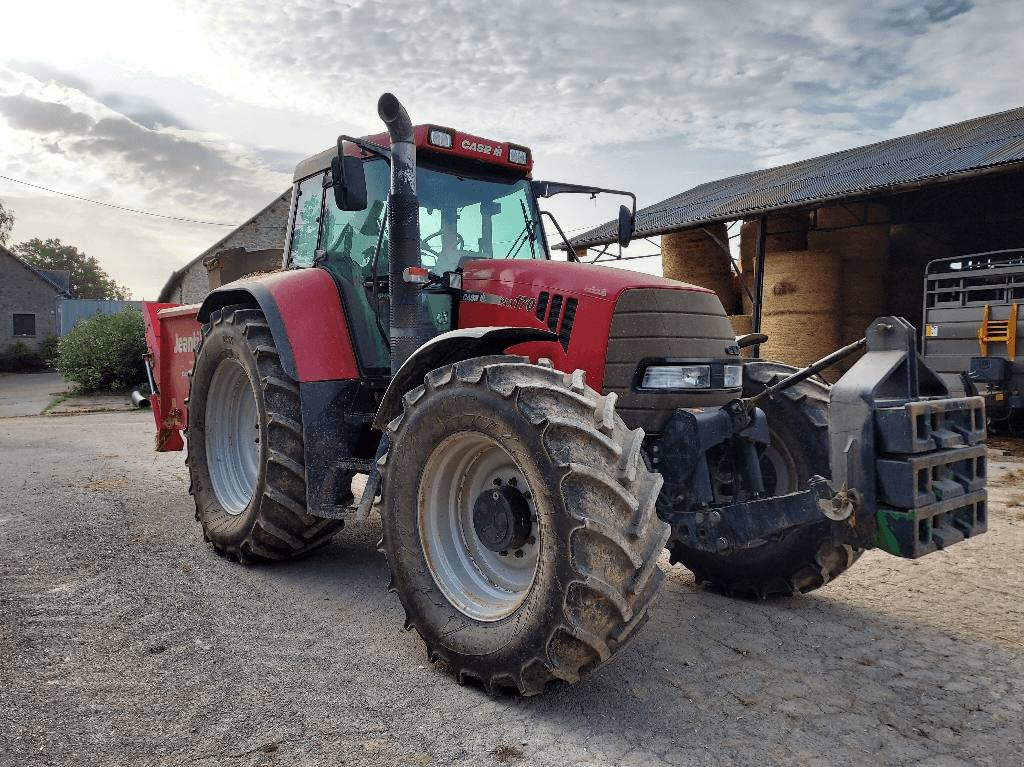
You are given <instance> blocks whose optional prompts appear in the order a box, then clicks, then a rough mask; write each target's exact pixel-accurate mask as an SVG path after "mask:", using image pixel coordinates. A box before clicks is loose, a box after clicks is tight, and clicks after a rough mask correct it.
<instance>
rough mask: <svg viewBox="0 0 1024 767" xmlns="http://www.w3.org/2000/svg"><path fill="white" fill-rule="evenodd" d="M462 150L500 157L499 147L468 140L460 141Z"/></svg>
mask: <svg viewBox="0 0 1024 767" xmlns="http://www.w3.org/2000/svg"><path fill="white" fill-rule="evenodd" d="M462 148H463V149H468V150H469V151H470V152H479V153H480V154H490V155H494V156H495V157H501V147H500V146H490V145H489V144H484V143H481V142H477V141H470V140H469V139H463V140H462Z"/></svg>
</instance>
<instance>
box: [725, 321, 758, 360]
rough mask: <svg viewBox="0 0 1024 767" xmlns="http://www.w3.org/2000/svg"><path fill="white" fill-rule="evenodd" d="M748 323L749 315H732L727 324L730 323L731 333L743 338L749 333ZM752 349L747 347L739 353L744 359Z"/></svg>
mask: <svg viewBox="0 0 1024 767" xmlns="http://www.w3.org/2000/svg"><path fill="white" fill-rule="evenodd" d="M750 321H751V316H750V315H749V314H734V315H732V316H731V317H729V322H731V323H732V332H733V333H734V334H735V335H736V336H737V337H739V336H745V335H747V334H748V333H750ZM752 351H753V349H751V348H750V347H749V346H748V347H746V348H745V349H743V350H742V351H741V352H740V353H741V354H742V355H743V356H744V357H749V356H750V354H751V352H752Z"/></svg>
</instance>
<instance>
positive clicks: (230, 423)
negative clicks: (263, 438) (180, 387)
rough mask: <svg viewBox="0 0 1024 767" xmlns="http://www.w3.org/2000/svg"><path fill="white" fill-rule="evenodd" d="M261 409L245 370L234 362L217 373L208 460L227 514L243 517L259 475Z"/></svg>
mask: <svg viewBox="0 0 1024 767" xmlns="http://www.w3.org/2000/svg"><path fill="white" fill-rule="evenodd" d="M259 433H260V432H259V410H258V409H257V407H256V395H255V393H254V392H253V388H252V383H251V382H250V380H249V376H248V374H247V373H246V372H245V368H243V367H242V365H241V364H240V363H238V362H237V361H236V360H233V359H226V360H224V361H223V362H221V363H220V364H219V365H218V366H217V369H216V370H214V371H213V379H212V380H211V381H210V391H209V395H208V397H207V400H206V458H207V465H208V466H209V470H210V483H211V484H212V485H213V492H214V494H215V495H216V496H217V500H218V501H219V502H220V505H221V506H222V507H223V509H224V511H226V512H227V513H228V514H231V515H232V516H235V515H238V514H241V513H242V512H243V511H245V509H246V507H248V505H249V501H251V500H252V495H253V492H255V489H256V477H257V475H258V473H259V460H260V446H259V443H258V442H257V439H258V438H259Z"/></svg>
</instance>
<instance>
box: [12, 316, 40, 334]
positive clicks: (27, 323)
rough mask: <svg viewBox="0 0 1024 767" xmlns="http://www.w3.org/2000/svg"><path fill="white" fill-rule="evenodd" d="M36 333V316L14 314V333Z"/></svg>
mask: <svg viewBox="0 0 1024 767" xmlns="http://www.w3.org/2000/svg"><path fill="white" fill-rule="evenodd" d="M35 334H36V316H35V315H34V314H15V315H14V335H16V336H34V335H35Z"/></svg>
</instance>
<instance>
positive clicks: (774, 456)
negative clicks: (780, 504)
mask: <svg viewBox="0 0 1024 767" xmlns="http://www.w3.org/2000/svg"><path fill="white" fill-rule="evenodd" d="M770 436H771V442H770V443H769V444H768V448H767V449H766V450H765V452H764V457H765V458H766V459H768V462H769V463H771V465H772V467H773V468H774V469H775V492H774V494H775V495H785V494H786V493H795V492H796V491H797V490H799V489H800V488H799V487H797V486H796V462H795V461H794V460H793V456H792V455H790V454H789V451H788V450H786V448H785V443H784V442H783V441H782V437H780V436H779V435H778V434H776V433H775V432H774V431H773V432H770Z"/></svg>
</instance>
